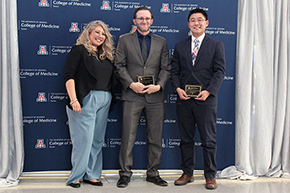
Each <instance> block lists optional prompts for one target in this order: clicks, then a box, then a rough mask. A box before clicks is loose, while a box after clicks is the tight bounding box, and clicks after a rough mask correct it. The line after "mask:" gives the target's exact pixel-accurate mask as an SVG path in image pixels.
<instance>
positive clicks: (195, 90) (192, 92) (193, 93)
mask: <svg viewBox="0 0 290 193" xmlns="http://www.w3.org/2000/svg"><path fill="white" fill-rule="evenodd" d="M200 92H201V86H200V85H185V93H186V94H187V96H189V97H191V98H195V97H197V95H198V94H199V93H200Z"/></svg>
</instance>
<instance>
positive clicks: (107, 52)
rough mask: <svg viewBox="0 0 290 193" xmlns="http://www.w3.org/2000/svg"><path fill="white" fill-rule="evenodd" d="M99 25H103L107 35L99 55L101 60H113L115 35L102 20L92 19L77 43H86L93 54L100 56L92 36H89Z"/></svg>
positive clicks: (99, 49) (99, 48)
mask: <svg viewBox="0 0 290 193" xmlns="http://www.w3.org/2000/svg"><path fill="white" fill-rule="evenodd" d="M97 26H101V27H103V29H104V32H105V35H106V39H105V41H104V43H103V44H102V45H101V46H100V47H98V52H99V57H100V59H101V60H105V59H106V58H108V59H109V60H111V61H113V60H114V56H113V52H114V46H113V45H114V42H113V36H112V35H111V33H110V31H109V29H108V27H107V25H106V24H105V23H104V22H102V21H100V20H96V21H92V22H90V23H89V24H88V25H87V26H86V28H85V29H84V31H83V32H82V33H81V35H80V37H79V38H78V39H77V42H76V45H84V46H85V48H86V49H87V50H88V52H89V53H90V54H91V55H93V56H95V57H96V58H98V57H97V55H96V52H95V50H94V49H95V47H94V46H93V45H92V42H91V41H90V38H89V35H90V33H91V32H92V31H93V30H94V29H95V28H96V27H97Z"/></svg>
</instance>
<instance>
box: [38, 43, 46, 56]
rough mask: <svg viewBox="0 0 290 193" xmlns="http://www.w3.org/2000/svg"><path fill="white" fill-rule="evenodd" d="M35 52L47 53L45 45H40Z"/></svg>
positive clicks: (39, 53)
mask: <svg viewBox="0 0 290 193" xmlns="http://www.w3.org/2000/svg"><path fill="white" fill-rule="evenodd" d="M37 54H38V55H48V51H47V49H46V46H45V45H40V46H39V49H38V51H37Z"/></svg>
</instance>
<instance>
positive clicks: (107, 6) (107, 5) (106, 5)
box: [101, 1, 111, 10]
mask: <svg viewBox="0 0 290 193" xmlns="http://www.w3.org/2000/svg"><path fill="white" fill-rule="evenodd" d="M101 10H111V6H110V1H103V4H102V7H101Z"/></svg>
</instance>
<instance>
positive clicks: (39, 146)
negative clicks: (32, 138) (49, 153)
mask: <svg viewBox="0 0 290 193" xmlns="http://www.w3.org/2000/svg"><path fill="white" fill-rule="evenodd" d="M35 148H36V149H42V148H46V145H45V144H44V139H37V142H36V144H35Z"/></svg>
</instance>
